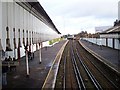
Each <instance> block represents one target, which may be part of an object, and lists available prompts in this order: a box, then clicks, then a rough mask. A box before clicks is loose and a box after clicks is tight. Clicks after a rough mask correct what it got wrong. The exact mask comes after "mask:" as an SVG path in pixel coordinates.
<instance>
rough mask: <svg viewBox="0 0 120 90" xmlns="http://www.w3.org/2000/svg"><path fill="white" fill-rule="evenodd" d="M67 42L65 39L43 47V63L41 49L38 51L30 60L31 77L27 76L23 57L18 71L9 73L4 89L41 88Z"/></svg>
mask: <svg viewBox="0 0 120 90" xmlns="http://www.w3.org/2000/svg"><path fill="white" fill-rule="evenodd" d="M65 42H66V40H63V41H60V42H58V43H56V44H54V45H53V46H51V47H47V48H45V47H44V48H42V50H41V52H42V63H41V64H39V51H36V52H35V53H34V59H33V60H30V61H29V67H30V76H29V78H27V77H26V63H25V57H23V58H21V61H20V65H19V66H17V68H16V71H11V72H8V73H7V85H6V86H3V87H2V88H3V90H5V89H16V88H29V89H31V88H33V89H34V88H35V89H41V88H42V86H43V83H44V81H45V79H46V77H47V74H48V72H49V70H50V67H51V66H52V64H53V61H54V59H55V58H56V55H57V53H58V52H59V50H60V49H61V47H62V46H63V45H64V43H65Z"/></svg>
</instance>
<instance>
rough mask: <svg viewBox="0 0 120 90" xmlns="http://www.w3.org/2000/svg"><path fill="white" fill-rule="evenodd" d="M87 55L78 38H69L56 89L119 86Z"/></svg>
mask: <svg viewBox="0 0 120 90" xmlns="http://www.w3.org/2000/svg"><path fill="white" fill-rule="evenodd" d="M86 55H87V54H86V52H85V51H84V50H83V48H82V47H81V46H80V45H79V43H78V42H77V41H76V40H69V42H68V44H67V45H66V48H65V50H64V52H63V56H62V59H61V62H60V67H59V71H58V74H57V78H56V84H55V89H58V88H63V89H75V88H79V89H80V90H81V89H82V90H83V89H84V90H86V89H89V88H92V89H93V90H94V89H97V90H103V89H106V88H107V89H111V88H115V89H117V88H118V86H117V85H116V84H115V83H114V82H113V81H112V80H111V78H109V77H108V76H107V75H105V73H104V72H103V71H102V70H101V69H99V67H97V65H96V64H95V63H94V62H92V59H93V58H88V57H86Z"/></svg>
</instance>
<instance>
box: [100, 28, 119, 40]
mask: <svg viewBox="0 0 120 90" xmlns="http://www.w3.org/2000/svg"><path fill="white" fill-rule="evenodd" d="M100 37H101V38H120V26H114V27H111V28H109V29H107V30H106V31H103V32H102V33H100Z"/></svg>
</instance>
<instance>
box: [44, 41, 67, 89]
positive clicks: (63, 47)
mask: <svg viewBox="0 0 120 90" xmlns="http://www.w3.org/2000/svg"><path fill="white" fill-rule="evenodd" d="M67 43H68V40H67V41H66V42H65V44H64V45H63V46H62V47H61V49H60V50H59V52H58V53H57V55H56V57H55V59H54V61H53V63H52V66H51V68H50V70H49V72H48V75H47V77H46V79H45V82H44V84H43V86H42V90H44V88H45V85H46V83H47V80H48V78H49V76H50V73H51V71H52V68H53V65H54V64H55V61H56V59H57V57H58V56H59V54H60V52H61V50H63V49H64V48H65V46H66V44H67ZM61 55H62V54H61Z"/></svg>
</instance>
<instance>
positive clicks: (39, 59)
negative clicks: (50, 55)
mask: <svg viewBox="0 0 120 90" xmlns="http://www.w3.org/2000/svg"><path fill="white" fill-rule="evenodd" d="M39 47H40V49H39V60H40V62H39V64H41V62H42V58H41V43H40V44H39Z"/></svg>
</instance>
